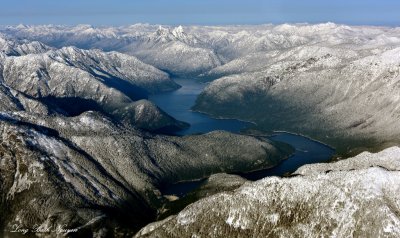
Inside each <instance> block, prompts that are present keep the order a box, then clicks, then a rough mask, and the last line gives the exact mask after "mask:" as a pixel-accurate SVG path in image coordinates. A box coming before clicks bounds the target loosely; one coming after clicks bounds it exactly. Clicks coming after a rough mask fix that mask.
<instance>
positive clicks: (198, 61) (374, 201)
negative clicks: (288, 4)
mask: <svg viewBox="0 0 400 238" xmlns="http://www.w3.org/2000/svg"><path fill="white" fill-rule="evenodd" d="M0 34H1V35H0V72H1V73H0V99H1V100H0V137H1V141H2V143H0V211H1V214H6V215H2V216H0V230H2V228H3V227H5V228H6V229H7V230H9V229H11V228H12V227H14V226H19V225H21V226H22V227H31V226H34V225H37V224H39V225H40V227H43V228H49V227H50V228H54V227H57V226H59V225H67V226H68V228H79V230H80V231H81V232H82V235H89V236H91V235H98V234H99V235H100V234H104V235H111V236H113V235H119V234H120V235H121V236H122V235H128V236H129V235H134V234H133V232H134V231H136V230H137V229H139V228H140V226H143V225H145V224H146V223H148V222H150V221H154V220H155V219H156V217H157V213H158V215H160V214H161V215H165V214H168V212H166V213H164V212H165V211H164V210H165V207H163V206H162V205H163V204H164V203H165V198H164V197H163V195H165V194H161V193H160V188H161V187H162V186H163V185H165V184H172V183H175V182H179V181H182V180H193V179H200V178H204V177H207V176H210V175H211V174H214V173H220V172H238V171H240V172H243V171H252V170H256V169H262V168H267V167H271V166H274V165H276V164H277V163H278V162H279V161H280V160H282V159H283V158H285V157H287V156H288V155H289V154H290V153H292V149H291V148H289V147H287V146H285V145H283V144H276V143H272V142H270V141H268V140H262V139H258V138H256V137H251V136H244V135H234V134H230V133H226V132H220V131H217V132H212V133H209V134H205V135H196V136H186V137H173V136H166V135H157V134H155V133H157V132H160V131H163V130H167V131H168V130H174V129H176V128H182V127H185V126H187V125H186V124H185V123H183V122H179V121H177V120H175V119H174V118H172V117H171V116H169V115H168V114H166V113H165V112H163V111H162V110H161V109H159V108H158V107H157V106H156V105H154V104H153V103H151V102H149V101H147V100H146V96H147V94H149V93H161V92H166V91H170V90H174V89H177V88H178V87H179V85H177V84H176V83H175V82H174V81H173V80H172V79H171V76H180V77H184V76H186V77H187V76H191V77H192V76H193V77H196V78H198V79H199V80H204V81H210V82H209V84H208V86H207V87H206V88H205V90H204V91H203V92H202V94H201V95H200V96H199V97H198V99H197V102H196V105H195V107H194V109H196V110H199V111H202V112H205V113H209V114H212V115H214V116H218V117H230V118H238V119H244V120H249V121H253V122H256V125H255V126H254V127H255V129H257V130H262V131H274V130H286V131H290V132H296V133H301V134H304V135H308V136H310V137H312V138H314V139H318V140H320V141H323V142H326V143H327V144H329V145H333V146H334V147H335V148H336V149H337V150H338V152H339V153H341V154H349V153H351V154H355V153H357V152H358V151H361V150H366V149H371V150H372V149H373V150H376V151H378V150H380V149H383V148H387V147H388V146H389V145H398V143H399V142H400V141H399V139H398V138H400V124H399V123H398V121H399V119H400V109H399V108H400V107H399V99H400V93H399V92H400V90H399V87H400V83H399V79H400V76H399V72H400V37H399V35H400V28H389V27H371V26H346V25H338V24H333V23H326V24H317V25H310V24H283V25H277V26H276V25H259V26H184V27H181V26H178V27H174V26H161V27H160V26H155V25H148V24H137V25H132V26H124V27H93V26H89V25H78V26H72V27H68V26H53V25H47V26H24V25H20V26H10V27H5V28H1V29H0ZM169 74H170V75H169ZM399 154H400V151H399V149H398V148H397V147H392V148H390V149H387V150H384V151H383V152H381V153H378V154H369V153H363V154H361V155H359V156H357V157H354V158H351V159H349V160H344V161H341V162H337V163H332V164H326V165H312V166H306V167H303V168H301V169H299V170H298V171H297V172H296V173H295V174H294V175H292V177H291V178H276V177H274V178H266V179H264V180H261V181H257V182H254V183H250V182H248V181H245V180H244V179H242V178H239V177H237V176H233V175H214V176H212V177H211V178H209V179H208V181H207V182H206V184H205V185H203V186H201V188H200V190H199V193H198V194H195V195H196V196H194V197H191V198H188V200H187V201H189V202H193V201H194V200H196V199H198V198H204V199H202V200H200V201H198V202H196V203H194V204H193V205H191V206H189V207H187V208H186V209H184V210H183V211H182V212H180V213H179V214H178V215H176V216H172V217H170V218H167V219H166V220H164V221H160V222H158V223H154V224H151V225H149V226H147V227H146V228H144V229H143V230H142V231H141V232H140V233H138V234H137V236H150V237H164V236H192V235H199V236H203V235H205V234H207V235H211V236H215V237H221V236H223V237H226V236H238V237H247V236H267V235H271V236H282V237H283V236H287V235H288V234H294V236H318V235H326V236H351V235H358V236H363V237H364V236H373V237H375V236H388V237H391V236H393V237H397V236H398V235H399V230H398V229H397V227H398V226H399V217H398V207H399V204H398V200H397V194H398V193H399V183H398V180H399V178H398V170H399V166H397V165H398V157H399ZM242 184H243V185H242ZM239 186H241V187H240V188H238V187H239ZM237 188H238V189H237ZM235 189H237V190H235ZM233 190H234V191H233ZM221 191H226V192H225V193H219V192H221ZM55 194H56V195H57V196H54V195H55ZM199 194H200V195H199ZM211 194H216V195H215V196H212V197H208V196H210V195H211ZM192 198H194V199H193V200H190V199H192ZM277 201H278V202H277ZM310 201H311V202H310ZM27 204H28V205H29V206H28V207H27V206H26V205H27ZM3 211H4V212H3ZM127 221H128V222H127ZM127 223H128V224H127ZM305 224H309V225H305ZM124 229H125V230H124ZM0 235H1V233H0Z"/></svg>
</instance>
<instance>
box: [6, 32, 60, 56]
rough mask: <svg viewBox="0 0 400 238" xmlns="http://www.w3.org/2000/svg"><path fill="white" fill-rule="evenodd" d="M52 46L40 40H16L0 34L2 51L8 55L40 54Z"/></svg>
mask: <svg viewBox="0 0 400 238" xmlns="http://www.w3.org/2000/svg"><path fill="white" fill-rule="evenodd" d="M51 49H52V48H51V47H49V46H47V45H45V44H43V43H41V42H38V41H32V42H30V41H27V40H22V41H16V40H13V39H9V38H8V37H5V36H3V35H1V34H0V52H1V53H4V54H6V55H9V56H11V55H15V56H19V55H27V54H40V53H44V52H46V51H49V50H51Z"/></svg>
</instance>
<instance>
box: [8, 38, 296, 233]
mask: <svg viewBox="0 0 400 238" xmlns="http://www.w3.org/2000/svg"><path fill="white" fill-rule="evenodd" d="M15 47H17V46H15ZM26 52H28V51H26ZM0 72H1V74H0V75H1V78H0V97H1V102H0V111H1V112H0V136H1V138H0V141H1V142H2V143H1V145H0V211H1V214H3V215H2V216H1V217H0V231H1V233H0V236H1V235H6V236H12V235H14V234H16V233H17V234H20V233H29V234H30V235H42V236H55V234H62V235H65V234H67V233H68V232H69V231H70V233H71V234H70V235H78V236H100V237H101V236H129V235H134V233H135V232H136V231H137V230H138V229H139V228H141V227H142V226H144V225H145V224H147V223H149V222H151V221H154V220H155V219H156V218H157V213H159V209H161V207H162V205H163V204H164V203H165V202H166V199H165V198H164V197H163V194H161V192H160V188H161V187H165V186H169V185H171V184H173V183H176V182H179V181H184V180H193V179H201V178H204V177H208V176H210V175H211V174H213V173H219V172H239V171H251V170H256V169H262V168H268V167H272V166H275V165H276V164H277V163H279V161H281V160H282V159H284V158H287V157H288V156H289V155H290V154H291V153H292V152H293V151H292V149H291V148H290V147H289V146H285V145H282V144H276V143H273V142H271V141H268V140H261V139H257V138H254V137H249V136H242V135H234V134H230V133H227V132H222V131H216V132H213V133H208V134H205V135H197V136H186V137H173V136H162V135H156V134H152V133H150V132H146V131H153V132H154V131H155V132H158V131H162V132H164V131H174V130H177V129H180V128H183V127H186V126H188V125H187V124H186V123H183V122H179V121H177V120H175V119H174V118H172V117H171V116H169V115H168V114H166V113H165V112H163V111H161V110H160V109H159V108H158V107H157V106H156V105H154V104H153V103H151V102H149V101H147V100H145V99H142V98H144V97H145V96H146V94H147V93H160V92H164V91H168V90H173V89H176V88H177V87H179V86H178V85H177V84H175V83H174V82H173V81H172V80H171V79H170V78H169V77H168V75H167V74H166V73H164V72H162V71H160V70H158V69H156V68H154V67H152V66H150V65H146V64H145V63H142V62H141V61H139V60H138V59H136V58H135V57H132V56H128V55H124V54H121V53H117V52H109V53H105V52H102V51H100V50H81V49H78V48H75V47H65V48H61V49H49V50H47V51H46V52H44V53H40V52H31V53H29V54H26V55H22V54H21V55H20V54H6V53H0ZM127 221H129V222H127ZM68 229H72V230H69V231H68ZM75 229H76V230H75ZM75 231H77V233H75Z"/></svg>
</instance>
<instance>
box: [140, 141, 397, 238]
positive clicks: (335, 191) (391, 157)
mask: <svg viewBox="0 0 400 238" xmlns="http://www.w3.org/2000/svg"><path fill="white" fill-rule="evenodd" d="M399 155H400V148H399V147H392V148H389V149H386V150H384V151H382V152H380V153H377V154H371V153H362V154H360V155H358V156H356V157H354V158H350V159H347V160H344V161H340V162H336V163H330V164H314V165H307V166H304V167H301V168H299V169H298V170H297V171H296V172H295V173H294V174H293V176H292V177H290V178H278V177H271V178H265V179H262V180H259V181H256V182H246V183H245V184H244V185H242V186H241V187H240V188H238V189H236V190H234V191H233V192H224V193H218V194H216V195H214V196H211V197H208V198H205V199H202V200H200V201H198V202H195V203H193V204H191V205H189V206H188V207H186V208H185V209H183V210H182V211H181V212H179V214H177V215H175V216H170V217H168V218H166V219H165V220H162V221H159V222H157V223H152V224H149V225H148V226H146V227H145V228H143V229H142V230H141V231H140V232H139V233H138V234H137V235H136V236H135V237H203V236H207V237H319V236H323V237H330V236H332V237H358V236H359V237H398V236H399V235H400V229H399V228H400V216H399V213H398V211H399V199H398V194H399V193H400V183H399V179H400V156H399Z"/></svg>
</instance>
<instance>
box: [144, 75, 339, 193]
mask: <svg viewBox="0 0 400 238" xmlns="http://www.w3.org/2000/svg"><path fill="white" fill-rule="evenodd" d="M174 81H175V82H176V83H178V84H179V85H181V86H182V87H181V88H180V89H178V90H176V91H173V92H167V93H161V94H156V95H151V96H150V97H149V100H150V101H152V102H154V103H155V104H156V105H157V106H158V107H160V108H161V109H163V110H164V111H165V112H167V113H168V114H170V115H171V116H173V117H174V118H176V119H178V120H180V121H184V122H187V123H189V124H190V125H191V126H190V127H189V128H188V129H185V130H182V131H179V132H177V133H176V134H177V135H191V134H196V133H207V132H210V131H215V130H225V131H230V132H233V133H239V132H240V131H241V130H243V129H245V128H247V127H250V126H251V125H252V124H251V123H249V122H244V121H239V120H235V119H215V118H211V117H209V116H208V115H206V114H203V113H199V112H195V111H192V110H191V107H192V106H193V105H194V104H195V101H196V98H197V96H198V95H199V94H200V93H201V91H202V90H203V89H204V88H205V87H206V84H204V83H200V82H197V81H196V80H194V79H181V78H178V79H174ZM267 138H268V139H270V140H273V141H280V142H285V143H287V144H290V145H291V146H293V147H294V148H295V149H296V151H295V153H294V154H293V155H292V156H291V157H290V158H288V159H286V160H284V161H282V162H281V163H280V164H279V165H277V166H276V167H274V168H271V169H265V170H260V171H255V172H250V173H243V174H240V175H241V176H242V177H244V178H246V179H249V180H259V179H262V178H264V177H267V176H282V175H284V174H285V173H290V172H293V171H295V170H296V169H297V168H299V167H300V166H302V165H305V164H311V163H319V162H326V161H328V160H329V159H331V158H332V156H333V155H334V153H335V150H334V149H332V148H331V147H329V146H327V145H324V144H322V143H319V142H317V141H314V140H311V139H309V138H306V137H304V136H300V135H295V134H290V133H284V132H280V133H275V134H274V135H271V136H268V137H267ZM201 184H202V181H189V182H181V183H177V184H175V185H172V186H169V187H167V188H165V190H163V191H162V193H163V194H171V195H172V194H173V195H176V196H179V197H181V196H184V195H185V194H186V193H188V192H190V191H192V190H194V189H196V188H197V187H198V186H200V185H201Z"/></svg>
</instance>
